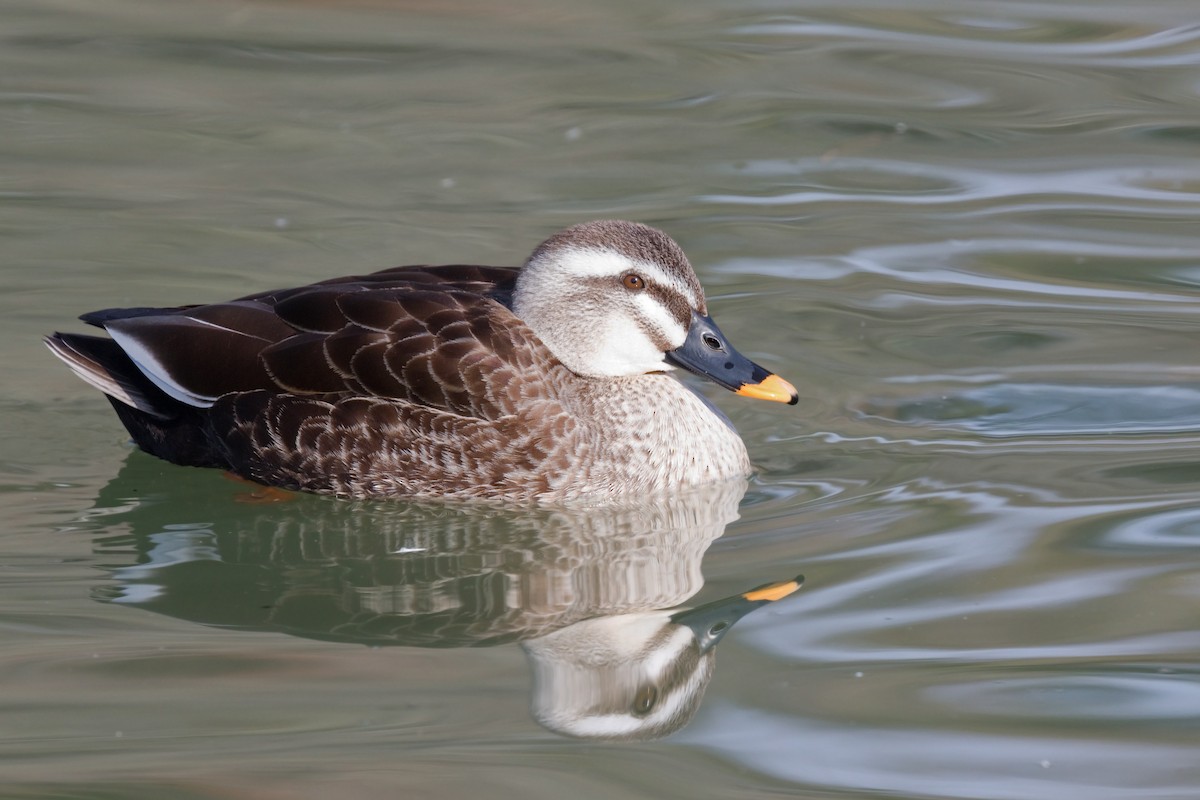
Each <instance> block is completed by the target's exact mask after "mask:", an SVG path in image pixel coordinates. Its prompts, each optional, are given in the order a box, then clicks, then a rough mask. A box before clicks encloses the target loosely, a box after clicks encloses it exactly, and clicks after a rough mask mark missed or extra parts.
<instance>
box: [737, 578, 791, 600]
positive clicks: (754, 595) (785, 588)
mask: <svg viewBox="0 0 1200 800" xmlns="http://www.w3.org/2000/svg"><path fill="white" fill-rule="evenodd" d="M803 583H804V576H803V575H797V576H796V577H795V578H793V579H792V580H790V581H777V582H776V583H768V584H766V585H765V586H759V587H758V588H757V589H751V590H750V591H748V592H746V593H745V594H743V595H742V597H744V598H746V599H747V600H749V601H751V602H752V603H756V602H759V601H762V600H765V601H766V602H768V603H774V602H775V601H776V600H782V599H783V598H785V597H787V596H788V595H790V594H792V593H793V592H795V591H796V590H797V589H799V588H800V587H801V585H803Z"/></svg>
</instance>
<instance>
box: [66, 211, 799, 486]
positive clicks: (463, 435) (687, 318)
mask: <svg viewBox="0 0 1200 800" xmlns="http://www.w3.org/2000/svg"><path fill="white" fill-rule="evenodd" d="M631 270H636V271H638V272H639V273H644V274H645V278H644V279H642V278H641V277H640V274H639V280H640V281H642V282H641V284H640V285H637V284H636V283H635V285H634V288H632V289H631V288H629V286H628V285H625V284H623V283H622V282H621V281H622V280H623V279H624V277H625V276H626V275H628V274H629V272H630V271H631ZM514 308H518V309H524V310H526V312H527V313H528V315H529V317H530V318H531V319H533V320H534V321H536V323H537V324H539V325H540V326H541V327H540V328H539V330H538V331H537V332H535V331H534V330H533V329H531V327H530V324H527V321H525V320H523V319H521V318H520V317H518V316H517V314H515V313H514V311H513V309H514ZM705 311H706V308H705V306H704V297H703V292H702V290H701V289H700V285H699V283H698V282H697V281H696V278H695V275H694V273H693V272H692V270H691V267H690V265H688V263H687V260H686V258H685V257H684V256H683V253H682V251H680V250H679V248H678V246H677V245H675V243H674V242H672V241H671V240H670V239H669V237H667V236H666V235H665V234H663V233H661V232H660V231H655V230H654V229H652V228H647V227H645V226H640V225H635V224H634V223H624V222H602V223H589V224H587V225H583V226H576V228H571V229H568V230H567V231H564V232H561V233H559V234H556V235H555V236H554V237H551V239H549V240H547V241H546V242H544V243H543V244H542V245H540V246H539V248H538V249H537V250H536V251H535V252H534V254H533V256H531V257H530V259H529V261H528V262H527V266H526V268H525V271H524V273H522V272H520V271H518V270H515V269H509V268H500V267H476V266H443V267H397V268H393V269H388V270H383V271H382V272H377V273H374V274H371V275H366V276H358V277H348V278H338V279H334V280H331V281H326V282H323V283H318V284H313V285H311V286H305V287H298V288H294V289H287V290H281V291H273V292H264V293H260V294H255V295H251V296H248V297H243V298H241V299H238V300H233V301H230V302H226V303H216V304H212V305H202V306H185V307H180V308H175V309H110V310H106V311H99V312H93V313H91V314H87V315H84V317H83V319H84V320H85V321H86V322H89V323H91V324H94V325H97V326H99V327H102V328H104V329H105V330H106V331H107V332H108V333H109V334H110V336H111V337H112V340H109V339H103V338H99V337H90V336H81V335H78V334H55V335H54V336H53V337H50V338H49V339H48V340H47V343H48V344H49V345H50V347H51V349H52V350H53V351H54V352H55V354H56V355H58V356H59V357H60V358H62V359H63V360H64V361H66V362H67V363H68V365H69V366H71V368H72V369H73V370H75V371H76V373H77V374H79V375H80V376H81V377H83V378H84V380H86V381H88V382H89V383H91V384H92V385H93V386H96V387H97V388H100V389H101V390H102V391H104V392H105V393H106V394H108V395H109V397H110V399H111V400H112V402H113V406H114V408H115V409H116V410H117V413H118V415H119V416H120V418H121V420H122V421H123V422H124V424H125V425H126V427H127V428H128V429H129V431H130V432H131V434H132V435H133V437H134V439H135V441H136V442H137V443H138V445H139V446H141V447H142V448H143V449H145V450H147V451H148V452H150V453H153V454H155V455H158V456H160V457H162V458H165V459H168V460H170V461H174V462H176V463H181V464H191V465H196V466H219V467H223V468H226V469H230V470H232V471H234V472H236V473H238V474H240V475H243V476H245V477H248V478H251V479H254V480H257V481H261V482H263V483H266V484H271V485H278V486H284V487H289V488H296V489H304V490H309V491H315V492H324V493H331V494H337V495H344V496H358V497H361V496H410V497H419V496H426V497H453V498H488V499H503V500H509V501H518V502H526V501H573V500H587V501H597V500H606V499H614V498H618V497H621V496H629V495H632V494H637V493H642V492H647V491H656V490H662V489H668V488H671V487H673V486H680V485H693V484H697V483H704V482H708V481H715V480H722V479H726V478H730V477H735V476H738V475H743V474H745V473H746V472H747V471H748V469H749V462H748V459H747V456H746V452H745V448H744V446H743V445H742V443H741V440H740V439H739V438H738V437H737V435H736V433H734V432H733V431H732V429H731V428H730V427H729V426H728V424H727V423H726V422H725V421H724V420H723V418H721V417H720V416H718V415H717V414H715V413H713V411H712V410H711V409H710V408H709V407H708V406H707V405H706V404H705V403H704V402H703V401H702V400H700V399H699V398H698V397H697V396H696V395H694V394H693V393H692V392H690V391H689V390H687V389H685V388H684V387H683V386H682V385H681V384H679V383H678V382H677V381H676V380H674V379H673V378H671V377H669V376H667V375H665V374H663V373H662V370H666V369H669V367H668V366H667V365H666V364H665V363H662V362H663V358H664V354H667V353H668V351H672V350H674V348H679V351H680V352H683V350H684V347H682V346H681V345H682V344H683V342H684V339H685V338H686V337H687V336H688V331H689V325H691V326H692V327H693V328H696V327H697V323H695V322H694V321H693V318H696V319H700V320H701V321H702V322H704V321H707V323H708V324H709V325H710V328H705V333H704V336H706V337H708V336H710V334H709V333H708V332H707V331H708V330H712V331H716V329H715V327H711V321H710V320H708V319H707V317H705V316H703V314H704V313H705ZM716 333H717V334H718V335H719V331H716ZM697 335H699V334H697ZM706 341H708V340H707V339H706ZM722 344H723V341H722ZM708 346H709V347H712V344H711V342H709V344H708ZM631 353H632V354H635V355H629V354H631ZM647 353H649V355H647ZM655 353H657V355H655ZM693 355H694V354H693ZM702 355H703V354H702ZM735 356H736V357H737V358H738V359H741V357H740V356H737V354H736V352H734V351H732V349H729V350H728V352H726V351H725V350H720V351H719V352H716V351H715V352H714V353H713V358H715V359H717V360H724V362H725V364H724V367H725V369H727V370H732V369H733V367H734V361H732V360H729V359H733V358H734V357H735ZM743 362H744V365H743ZM678 363H681V364H684V365H685V366H687V367H688V368H689V369H693V370H694V371H701V372H705V373H706V374H713V373H711V372H710V371H709V367H708V366H701V367H700V368H697V366H696V365H695V364H694V363H689V362H687V361H683V360H680V361H679V362H678ZM737 363H738V365H739V368H742V371H743V372H745V374H746V376H750V375H753V378H752V379H751V378H750V377H744V378H741V379H740V383H739V382H738V381H732V379H731V378H730V377H728V376H724V375H714V379H715V380H718V381H719V382H721V383H723V385H727V386H730V388H737V386H739V385H742V384H748V383H754V384H755V385H757V384H758V383H759V382H760V381H762V380H763V376H766V375H768V373H766V371H765V370H762V368H761V367H757V366H756V365H753V364H751V363H750V362H748V361H745V360H744V359H741V361H739V362H737ZM568 364H571V367H568ZM743 367H744V368H743ZM751 368H753V369H751ZM774 380H778V379H774ZM731 381H732V382H731ZM788 388H790V387H788Z"/></svg>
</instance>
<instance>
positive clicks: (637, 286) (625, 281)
mask: <svg viewBox="0 0 1200 800" xmlns="http://www.w3.org/2000/svg"><path fill="white" fill-rule="evenodd" d="M621 283H622V285H624V286H625V288H626V289H628V290H629V291H631V292H640V291H641V290H642V289H645V288H646V281H645V280H644V279H643V278H642V276H641V275H638V274H637V273H635V272H631V273H629V274H628V275H626V276H625V277H624V278H621Z"/></svg>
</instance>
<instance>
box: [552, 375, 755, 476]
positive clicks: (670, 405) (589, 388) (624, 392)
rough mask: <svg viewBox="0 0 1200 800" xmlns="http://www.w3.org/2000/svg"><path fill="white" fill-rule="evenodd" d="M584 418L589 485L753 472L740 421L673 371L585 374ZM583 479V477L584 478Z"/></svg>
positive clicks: (580, 413)
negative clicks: (738, 428)
mask: <svg viewBox="0 0 1200 800" xmlns="http://www.w3.org/2000/svg"><path fill="white" fill-rule="evenodd" d="M582 380H584V381H585V382H586V384H587V385H586V386H585V387H583V391H581V392H579V394H578V398H577V399H578V406H577V408H576V409H575V410H576V414H575V419H576V422H577V423H579V424H580V425H581V426H584V427H585V429H586V431H585V433H586V435H585V436H584V437H582V439H583V441H586V442H589V443H590V445H591V449H592V453H591V454H590V455H591V457H590V458H587V459H584V461H587V462H590V463H591V468H590V469H589V470H588V472H589V474H588V475H587V476H586V478H585V484H586V485H591V486H593V487H595V486H613V487H616V489H615V492H614V493H621V494H629V493H637V492H639V491H659V490H665V489H672V488H681V487H687V486H698V485H702V484H707V483H715V482H717V481H723V480H728V479H731V478H737V477H744V476H746V475H748V474H749V473H750V459H749V456H748V455H747V453H746V446H745V445H744V444H743V443H742V440H741V437H739V436H738V434H737V432H736V431H735V430H733V427H732V426H731V425H730V424H729V422H728V421H727V420H726V419H725V418H724V416H723V415H720V414H719V412H716V411H715V410H714V409H713V408H711V407H710V406H709V405H708V403H707V402H706V401H704V400H703V399H701V398H700V397H699V396H698V395H696V394H695V393H693V392H692V391H691V390H690V389H688V388H687V387H686V386H684V385H683V384H682V383H680V382H679V381H678V380H676V379H675V378H674V377H672V376H670V375H665V374H651V375H638V376H635V377H627V378H602V379H582ZM580 477H583V476H580Z"/></svg>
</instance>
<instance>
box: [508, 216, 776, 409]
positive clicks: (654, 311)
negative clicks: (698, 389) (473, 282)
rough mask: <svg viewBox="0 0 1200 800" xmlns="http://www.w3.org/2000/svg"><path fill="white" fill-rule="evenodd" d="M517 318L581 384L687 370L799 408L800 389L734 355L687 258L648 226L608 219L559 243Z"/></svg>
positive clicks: (542, 255)
mask: <svg viewBox="0 0 1200 800" xmlns="http://www.w3.org/2000/svg"><path fill="white" fill-rule="evenodd" d="M513 310H514V311H515V312H516V314H517V316H519V317H521V319H523V320H524V321H525V323H526V324H527V325H529V327H530V328H531V329H532V330H533V331H534V333H536V334H537V335H538V336H539V337H540V338H541V340H542V341H543V342H544V343H545V344H546V346H547V347H548V348H550V351H551V352H552V353H554V355H555V356H556V357H557V358H558V359H559V360H560V361H562V362H563V364H565V365H566V366H567V368H568V369H570V370H572V371H573V372H576V373H578V374H580V375H586V376H589V377H618V376H629V375H642V374H645V373H648V372H662V371H664V370H668V369H671V367H672V366H680V367H683V368H684V369H687V370H690V371H692V372H694V373H696V374H697V375H702V376H704V377H706V378H708V379H710V380H712V381H714V382H716V383H718V384H720V385H721V386H724V387H725V388H727V389H729V390H731V391H734V392H737V393H738V394H742V395H746V396H749V397H757V398H760V399H763V400H777V401H779V402H783V403H790V404H794V403H796V401H797V395H796V390H795V389H794V388H793V387H792V385H791V384H789V383H788V382H787V381H785V380H783V379H782V378H780V377H778V376H777V375H774V374H772V373H771V372H768V371H767V370H765V369H763V368H762V367H760V366H758V365H757V364H755V363H754V362H753V361H751V360H750V359H748V358H746V357H745V356H743V355H742V354H741V353H739V352H737V351H736V350H734V349H733V346H732V345H730V344H729V342H728V340H726V338H725V335H724V334H723V333H721V330H720V329H719V328H718V327H717V326H716V323H714V322H713V321H712V319H711V318H710V317H709V316H708V306H707V304H706V303H705V300H704V289H702V288H701V286H700V281H699V280H697V278H696V273H695V271H693V270H692V265H691V264H689V263H688V260H687V256H685V255H684V254H683V250H681V249H680V247H679V245H677V244H676V243H675V242H674V241H673V240H672V239H671V237H669V236H667V235H666V234H665V233H663V232H662V231H660V230H656V229H654V228H651V227H649V226H646V225H641V224H638V223H636V222H624V221H620V220H604V221H599V222H586V223H583V224H582V225H575V226H574V227H571V228H567V229H566V230H563V231H559V232H558V233H556V234H554V235H553V236H551V237H550V238H549V239H547V240H546V241H544V242H542V243H541V244H540V245H538V247H537V249H536V250H534V251H533V255H531V256H530V257H529V260H528V261H526V262H525V267H524V269H523V270H521V274H520V276H519V277H518V278H517V286H516V290H515V291H514V293H513Z"/></svg>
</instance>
